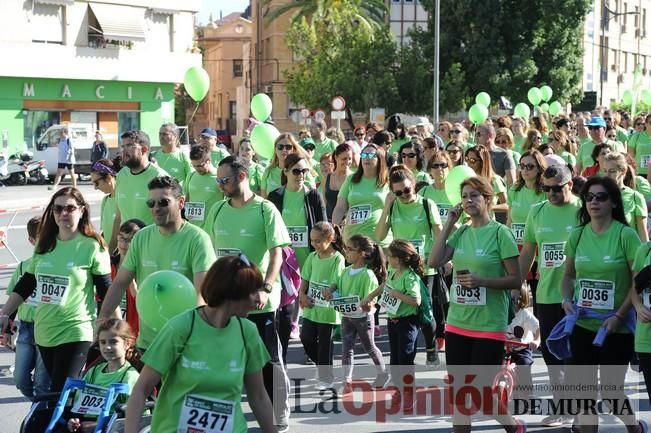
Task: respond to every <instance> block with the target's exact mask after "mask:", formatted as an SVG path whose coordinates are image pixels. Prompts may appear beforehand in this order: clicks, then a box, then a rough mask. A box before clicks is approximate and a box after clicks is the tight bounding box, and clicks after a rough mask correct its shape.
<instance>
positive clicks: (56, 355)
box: [38, 341, 92, 392]
mask: <svg viewBox="0 0 651 433" xmlns="http://www.w3.org/2000/svg"><path fill="white" fill-rule="evenodd" d="M91 344H92V343H91V342H90V341H77V342H74V343H64V344H60V345H58V346H52V347H44V346H38V350H39V352H41V358H43V364H44V365H45V369H46V370H47V372H48V374H49V375H50V378H51V379H52V385H51V386H50V391H51V392H58V391H61V390H63V386H64V385H65V383H66V379H67V378H68V377H74V378H78V377H79V375H80V373H81V369H82V368H84V364H86V356H87V355H88V349H89V348H90V346H91Z"/></svg>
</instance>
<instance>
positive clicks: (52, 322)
mask: <svg viewBox="0 0 651 433" xmlns="http://www.w3.org/2000/svg"><path fill="white" fill-rule="evenodd" d="M25 272H29V273H30V274H34V276H35V277H36V289H35V290H34V293H33V294H32V296H31V297H30V298H29V301H28V302H37V303H38V304H37V306H36V312H35V315H34V339H35V341H36V344H38V345H39V346H44V347H53V346H58V345H60V344H64V343H75V342H79V341H93V325H94V323H95V318H96V317H97V312H96V305H95V290H94V285H93V275H110V274H111V259H110V257H109V253H108V251H106V250H103V249H102V246H101V245H100V244H99V243H97V241H96V240H95V239H93V238H89V237H86V236H84V235H82V234H81V233H80V234H78V235H77V236H76V237H75V238H74V239H71V240H69V241H60V240H57V242H56V246H55V247H54V249H53V250H52V251H50V252H47V253H44V254H36V253H34V255H33V256H32V261H31V263H30V264H29V266H28V267H27V268H26V270H25Z"/></svg>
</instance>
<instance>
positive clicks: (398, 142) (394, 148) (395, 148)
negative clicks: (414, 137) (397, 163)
mask: <svg viewBox="0 0 651 433" xmlns="http://www.w3.org/2000/svg"><path fill="white" fill-rule="evenodd" d="M410 141H411V137H405V138H396V139H395V140H393V141H392V142H391V148H390V149H389V153H391V154H392V155H393V154H395V153H398V152H400V146H402V145H403V144H405V143H409V142H410Z"/></svg>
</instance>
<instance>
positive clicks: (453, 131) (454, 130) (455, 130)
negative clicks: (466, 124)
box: [450, 129, 461, 134]
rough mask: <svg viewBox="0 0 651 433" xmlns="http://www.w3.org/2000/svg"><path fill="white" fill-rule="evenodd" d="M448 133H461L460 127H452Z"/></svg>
mask: <svg viewBox="0 0 651 433" xmlns="http://www.w3.org/2000/svg"><path fill="white" fill-rule="evenodd" d="M450 134H461V130H460V129H453V130H451V131H450Z"/></svg>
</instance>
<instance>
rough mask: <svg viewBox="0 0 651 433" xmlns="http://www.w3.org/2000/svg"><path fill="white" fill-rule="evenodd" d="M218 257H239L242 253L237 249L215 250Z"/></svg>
mask: <svg viewBox="0 0 651 433" xmlns="http://www.w3.org/2000/svg"><path fill="white" fill-rule="evenodd" d="M215 253H216V254H217V257H228V256H239V255H240V254H241V253H242V251H241V250H239V249H237V248H217V249H216V250H215Z"/></svg>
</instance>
